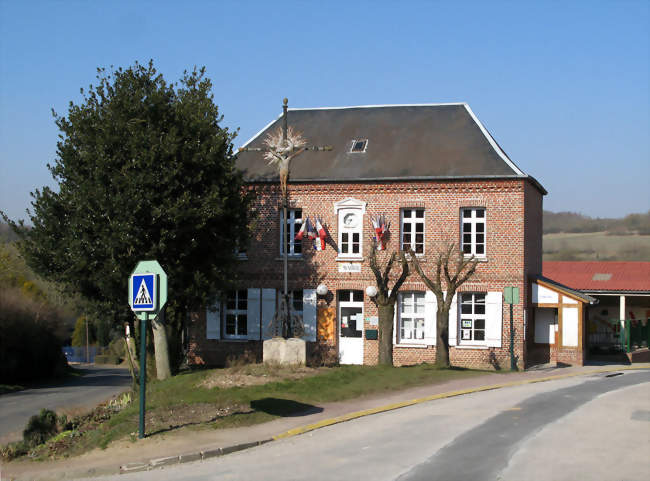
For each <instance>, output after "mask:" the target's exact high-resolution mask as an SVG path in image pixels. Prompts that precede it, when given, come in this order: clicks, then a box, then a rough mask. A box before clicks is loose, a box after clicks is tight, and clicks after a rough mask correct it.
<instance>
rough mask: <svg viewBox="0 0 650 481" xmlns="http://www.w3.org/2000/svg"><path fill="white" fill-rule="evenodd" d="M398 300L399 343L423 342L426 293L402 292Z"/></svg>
mask: <svg viewBox="0 0 650 481" xmlns="http://www.w3.org/2000/svg"><path fill="white" fill-rule="evenodd" d="M398 300H399V304H398V306H399V307H398V313H399V315H398V334H399V338H398V343H413V342H422V341H423V340H424V338H425V302H424V292H402V293H400V294H399V296H398Z"/></svg>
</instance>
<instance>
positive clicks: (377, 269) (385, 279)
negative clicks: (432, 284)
mask: <svg viewBox="0 0 650 481" xmlns="http://www.w3.org/2000/svg"><path fill="white" fill-rule="evenodd" d="M397 256H398V254H397V253H396V252H392V253H391V254H390V256H389V257H388V260H387V261H386V264H385V265H384V266H383V267H382V266H380V264H379V261H378V260H377V244H376V242H375V241H374V239H373V241H372V243H371V247H370V255H369V256H368V262H369V265H370V270H372V273H373V274H374V275H375V280H376V282H377V295H376V296H375V298H374V301H375V303H376V304H377V311H378V331H379V336H378V337H379V364H385V365H391V366H392V365H393V319H394V318H395V302H396V301H397V294H398V293H399V290H400V288H401V287H402V284H404V281H405V280H406V278H407V277H408V276H409V273H410V270H409V264H408V262H407V260H406V256H405V255H404V251H400V252H399V258H400V263H401V267H402V271H401V272H400V275H399V277H397V279H396V280H395V281H394V282H393V286H392V288H391V287H389V282H390V280H391V279H390V273H391V270H392V269H393V265H394V264H395V260H396V259H397Z"/></svg>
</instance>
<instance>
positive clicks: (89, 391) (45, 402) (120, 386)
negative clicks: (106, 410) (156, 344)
mask: <svg viewBox="0 0 650 481" xmlns="http://www.w3.org/2000/svg"><path fill="white" fill-rule="evenodd" d="M78 369H79V370H81V371H83V372H84V373H85V375H84V376H78V377H70V378H68V379H66V380H65V382H63V383H62V384H59V385H56V384H51V385H45V386H41V387H38V388H33V389H25V390H24V391H18V392H14V393H9V394H3V395H1V396H0V444H4V443H7V442H10V441H16V440H19V439H22V431H23V429H24V428H25V425H26V424H27V421H28V420H29V418H30V417H31V416H33V415H34V414H37V413H38V412H39V411H40V410H41V409H43V408H46V409H52V410H54V411H56V412H58V413H61V412H65V413H66V414H69V415H74V414H81V412H83V411H87V410H89V409H92V408H93V407H94V406H96V405H97V404H99V403H101V402H103V401H106V400H107V399H109V398H111V397H112V396H114V395H115V394H118V393H120V392H122V391H125V390H127V389H128V388H129V386H130V385H131V377H130V375H129V371H128V370H127V369H122V368H116V367H103V366H92V365H88V366H85V365H84V366H80V367H78Z"/></svg>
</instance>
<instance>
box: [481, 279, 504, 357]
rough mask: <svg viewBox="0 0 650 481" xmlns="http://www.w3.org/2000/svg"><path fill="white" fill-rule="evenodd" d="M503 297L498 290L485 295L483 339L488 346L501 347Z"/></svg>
mask: <svg viewBox="0 0 650 481" xmlns="http://www.w3.org/2000/svg"><path fill="white" fill-rule="evenodd" d="M502 304H503V297H502V294H501V292H500V291H497V292H488V293H487V295H486V296H485V340H486V343H487V345H488V346H489V347H501V336H502V331H503V308H502Z"/></svg>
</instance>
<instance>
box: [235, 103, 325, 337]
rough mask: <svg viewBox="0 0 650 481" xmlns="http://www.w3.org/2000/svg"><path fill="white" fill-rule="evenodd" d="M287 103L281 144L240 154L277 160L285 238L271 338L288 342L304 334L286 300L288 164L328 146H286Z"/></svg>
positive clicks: (289, 302)
mask: <svg viewBox="0 0 650 481" xmlns="http://www.w3.org/2000/svg"><path fill="white" fill-rule="evenodd" d="M288 104H289V100H288V99H286V98H285V99H284V100H283V101H282V142H281V145H280V146H276V147H272V146H269V147H268V148H262V147H241V148H240V149H239V151H240V152H269V153H272V154H273V156H274V157H276V158H277V159H278V160H279V169H278V170H279V173H280V191H281V195H282V215H283V226H282V227H283V230H284V233H285V234H284V236H283V239H282V242H284V243H285V245H284V246H283V250H284V256H283V264H284V265H283V275H284V278H283V281H284V283H283V291H282V298H281V299H280V302H279V305H278V309H277V310H276V312H275V315H274V316H273V335H274V336H276V337H279V336H281V337H283V338H285V339H289V338H292V337H297V336H301V335H302V334H303V333H304V327H303V323H302V319H300V317H299V316H298V315H296V314H294V313H292V306H291V300H290V299H289V290H288V263H289V249H288V248H287V247H288V246H287V245H286V242H287V236H288V232H289V230H288V229H287V218H288V217H287V209H288V206H289V189H288V182H289V163H290V162H291V160H292V159H293V158H294V157H296V156H298V155H299V154H301V153H302V152H304V151H306V150H311V151H316V152H318V151H331V150H332V147H331V146H328V145H326V146H315V145H302V146H298V147H296V146H295V145H293V144H292V145H289V142H288V139H287V131H288V127H287V111H288V108H289V107H288Z"/></svg>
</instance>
